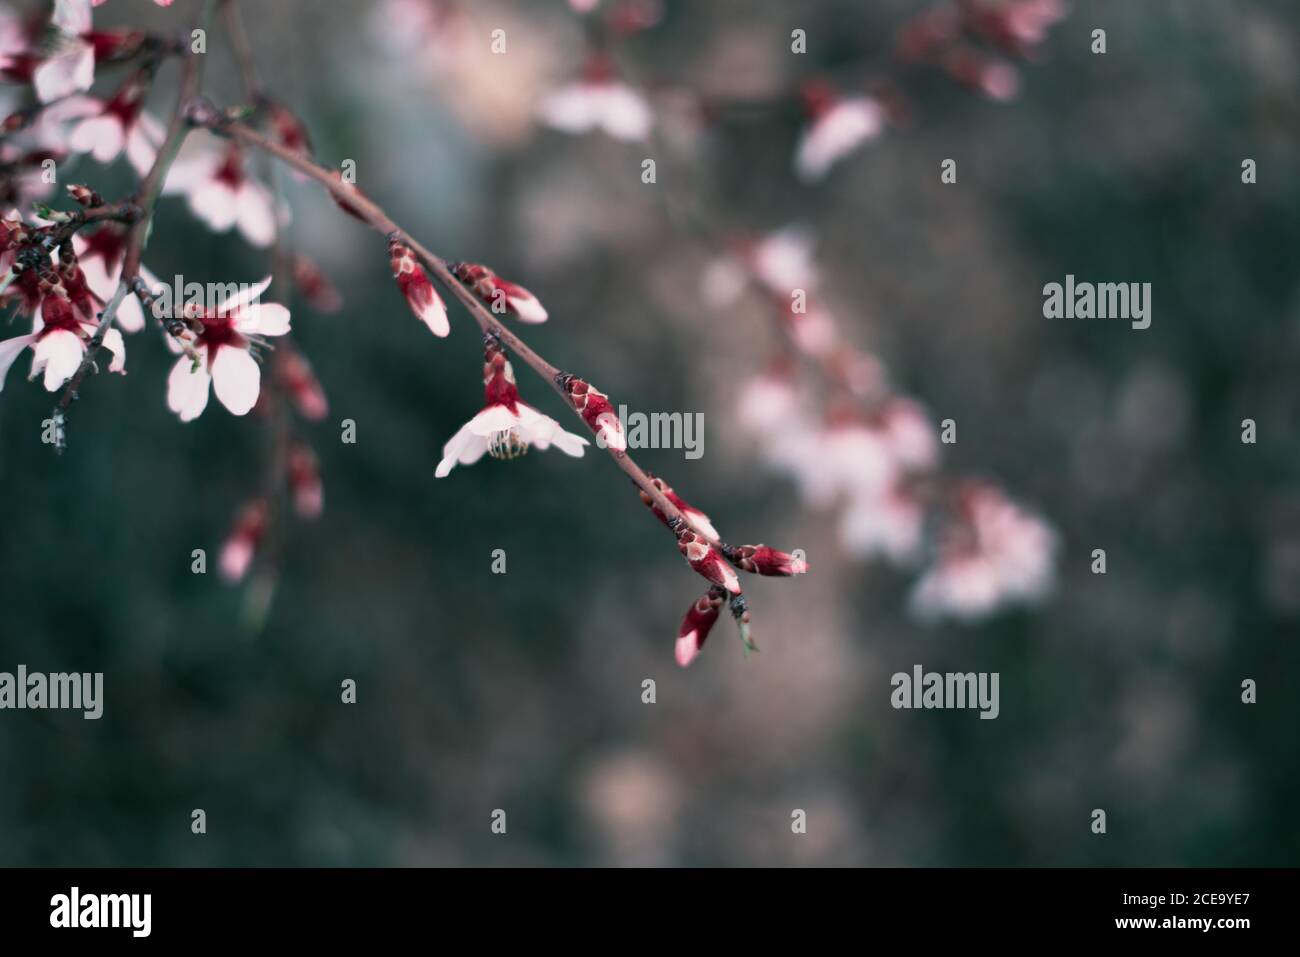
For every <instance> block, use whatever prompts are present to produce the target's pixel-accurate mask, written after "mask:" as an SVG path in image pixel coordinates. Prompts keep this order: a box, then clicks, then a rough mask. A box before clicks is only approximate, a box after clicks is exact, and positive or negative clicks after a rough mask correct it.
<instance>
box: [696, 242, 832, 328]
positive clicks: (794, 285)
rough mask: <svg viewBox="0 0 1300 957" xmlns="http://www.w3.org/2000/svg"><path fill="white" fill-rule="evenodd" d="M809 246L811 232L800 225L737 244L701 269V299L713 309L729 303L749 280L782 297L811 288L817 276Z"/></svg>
mask: <svg viewBox="0 0 1300 957" xmlns="http://www.w3.org/2000/svg"><path fill="white" fill-rule="evenodd" d="M812 249H813V239H812V234H811V233H810V232H808V230H806V229H804V228H803V227H801V226H787V227H785V228H783V229H779V230H777V231H776V232H772V233H768V234H767V235H766V236H764V237H762V238H761V239H759V240H758V241H757V242H752V243H741V244H740V245H739V247H738V248H737V250H736V251H735V252H734V253H730V254H727V255H724V256H720V257H718V258H717V259H715V260H713V261H712V262H711V263H709V265H708V267H707V268H706V269H705V272H704V276H703V278H702V288H703V292H704V299H705V301H706V302H707V303H709V305H711V306H714V307H715V308H723V307H726V306H729V305H731V304H732V303H734V302H735V301H736V300H737V299H738V298H740V294H741V293H742V292H743V291H744V289H745V286H746V284H747V283H748V282H749V281H750V280H751V279H752V280H755V281H757V282H759V283H761V284H762V285H764V286H766V287H767V288H768V289H769V290H771V291H772V292H773V293H775V294H776V295H777V296H779V297H782V298H785V297H789V295H790V294H791V292H793V291H794V290H795V289H803V290H805V291H811V290H812V289H814V288H816V286H817V283H818V279H819V276H818V273H817V268H816V266H815V265H814V264H813V260H812Z"/></svg>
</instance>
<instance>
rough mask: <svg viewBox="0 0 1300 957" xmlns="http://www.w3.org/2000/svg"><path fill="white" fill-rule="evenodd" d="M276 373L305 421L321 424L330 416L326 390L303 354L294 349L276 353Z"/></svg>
mask: <svg viewBox="0 0 1300 957" xmlns="http://www.w3.org/2000/svg"><path fill="white" fill-rule="evenodd" d="M275 373H276V376H277V378H279V380H280V383H281V384H282V385H283V386H284V388H285V390H286V391H287V392H288V393H289V396H290V397H291V398H292V399H293V403H294V405H295V406H297V408H298V413H299V414H300V415H301V416H302V417H303V418H304V419H311V420H312V421H313V422H319V421H320V420H321V419H323V418H325V416H326V415H328V414H329V409H330V407H329V401H328V400H327V399H326V398H325V390H324V389H322V388H321V384H320V380H319V379H317V378H316V373H314V372H313V371H312V368H311V364H310V363H308V362H307V360H306V359H305V358H303V355H302V353H300V352H297V351H295V350H294V349H292V348H282V349H280V350H278V351H277V352H276V353H275Z"/></svg>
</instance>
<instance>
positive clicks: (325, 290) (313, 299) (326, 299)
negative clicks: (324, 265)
mask: <svg viewBox="0 0 1300 957" xmlns="http://www.w3.org/2000/svg"><path fill="white" fill-rule="evenodd" d="M293 282H294V285H295V286H297V287H298V291H299V292H300V293H302V297H303V298H304V299H306V300H307V302H308V303H309V304H310V305H311V307H312V308H313V309H317V310H319V311H321V312H338V311H339V310H340V309H341V308H343V297H342V296H341V295H339V291H338V287H336V286H335V285H334V283H332V282H330V278H329V276H327V275H325V273H324V271H323V270H322V269H321V268H320V267H319V266H317V265H316V263H315V262H314V261H313V260H311V259H310V258H308V257H307V256H304V255H302V254H301V253H299V254H298V255H296V256H294V257H293Z"/></svg>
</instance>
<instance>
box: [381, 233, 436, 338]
mask: <svg viewBox="0 0 1300 957" xmlns="http://www.w3.org/2000/svg"><path fill="white" fill-rule="evenodd" d="M388 258H389V261H390V262H391V264H392V267H393V278H394V279H396V280H397V288H398V289H400V290H401V291H402V295H403V296H405V297H406V304H407V305H408V306H410V307H411V312H413V313H415V317H416V318H417V319H419V320H420V321H421V322H423V323H424V324H425V325H426V326H428V327H429V331H430V332H432V333H433V334H434V335H435V336H438V337H439V338H443V337H445V336H446V335H447V334H448V333H450V332H451V324H450V323H449V322H448V321H447V306H446V304H445V303H444V302H443V301H442V297H441V296H439V295H438V290H436V289H434V288H433V282H432V281H431V280H430V279H429V275H428V273H426V272H425V271H424V267H423V266H421V265H420V264H419V262H418V261H417V260H416V258H415V251H414V250H412V249H411V247H410V246H407V245H406V244H405V243H403V242H402V241H401V240H399V239H396V238H393V239H390V240H389V241H388Z"/></svg>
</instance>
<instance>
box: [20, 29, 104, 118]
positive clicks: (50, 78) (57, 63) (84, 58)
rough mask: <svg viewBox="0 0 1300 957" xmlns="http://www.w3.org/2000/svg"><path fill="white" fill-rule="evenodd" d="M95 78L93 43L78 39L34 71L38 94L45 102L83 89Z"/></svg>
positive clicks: (83, 90)
mask: <svg viewBox="0 0 1300 957" xmlns="http://www.w3.org/2000/svg"><path fill="white" fill-rule="evenodd" d="M94 82H95V51H94V50H93V49H92V48H91V46H90V44H89V43H85V42H83V41H81V40H77V41H75V42H73V43H71V44H69V45H68V47H67V48H66V49H65V50H64V52H62V53H59V54H57V55H56V56H53V57H51V58H50V59H48V60H46V61H45V62H44V63H42V64H41V65H40V66H38V67H37V68H36V70H35V72H34V73H33V74H32V85H33V86H34V87H35V88H36V98H37V99H38V100H40V101H41V102H42V103H50V102H52V101H54V100H58V99H61V98H62V97H65V96H70V95H71V94H73V93H82V92H85V91H86V90H89V89H90V87H91V84H93V83H94Z"/></svg>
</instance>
